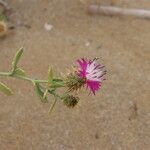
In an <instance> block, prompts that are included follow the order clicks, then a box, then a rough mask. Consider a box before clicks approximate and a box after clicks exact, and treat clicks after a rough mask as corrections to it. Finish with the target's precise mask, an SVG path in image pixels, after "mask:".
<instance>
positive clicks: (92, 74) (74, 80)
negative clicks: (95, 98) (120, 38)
mask: <svg viewBox="0 0 150 150" xmlns="http://www.w3.org/2000/svg"><path fill="white" fill-rule="evenodd" d="M77 64H78V66H77V67H76V69H75V72H73V73H70V74H69V75H68V76H67V78H66V85H67V86H68V88H69V91H74V90H78V89H80V88H82V87H85V86H86V87H87V88H88V89H89V90H90V92H92V93H93V94H94V95H95V93H96V91H98V90H99V89H100V87H101V84H102V81H103V80H105V78H104V75H105V74H106V70H104V66H102V65H101V64H98V63H97V58H95V59H93V60H88V59H84V58H82V59H78V60H77Z"/></svg>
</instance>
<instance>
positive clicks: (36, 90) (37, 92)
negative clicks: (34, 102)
mask: <svg viewBox="0 0 150 150" xmlns="http://www.w3.org/2000/svg"><path fill="white" fill-rule="evenodd" d="M34 86H35V92H36V94H37V96H38V97H39V98H40V99H41V101H42V102H47V97H46V96H44V92H43V90H42V89H41V88H40V85H39V83H36V82H35V83H34Z"/></svg>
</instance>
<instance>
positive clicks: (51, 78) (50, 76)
mask: <svg viewBox="0 0 150 150" xmlns="http://www.w3.org/2000/svg"><path fill="white" fill-rule="evenodd" d="M48 81H49V83H51V82H52V81H53V70H52V68H51V67H50V68H49V69H48Z"/></svg>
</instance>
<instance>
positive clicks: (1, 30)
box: [0, 21, 7, 37]
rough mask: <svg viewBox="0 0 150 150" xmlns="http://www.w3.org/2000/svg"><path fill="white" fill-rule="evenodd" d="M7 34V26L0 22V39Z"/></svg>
mask: <svg viewBox="0 0 150 150" xmlns="http://www.w3.org/2000/svg"><path fill="white" fill-rule="evenodd" d="M6 33H7V25H6V23H5V22H3V21H0V37H2V36H4V35H6Z"/></svg>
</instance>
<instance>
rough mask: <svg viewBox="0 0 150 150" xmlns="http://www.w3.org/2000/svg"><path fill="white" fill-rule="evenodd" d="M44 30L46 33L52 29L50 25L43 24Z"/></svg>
mask: <svg viewBox="0 0 150 150" xmlns="http://www.w3.org/2000/svg"><path fill="white" fill-rule="evenodd" d="M44 28H45V29H46V30H47V31H50V30H52V28H53V26H52V25H51V24H49V23H47V22H46V23H45V24H44Z"/></svg>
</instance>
